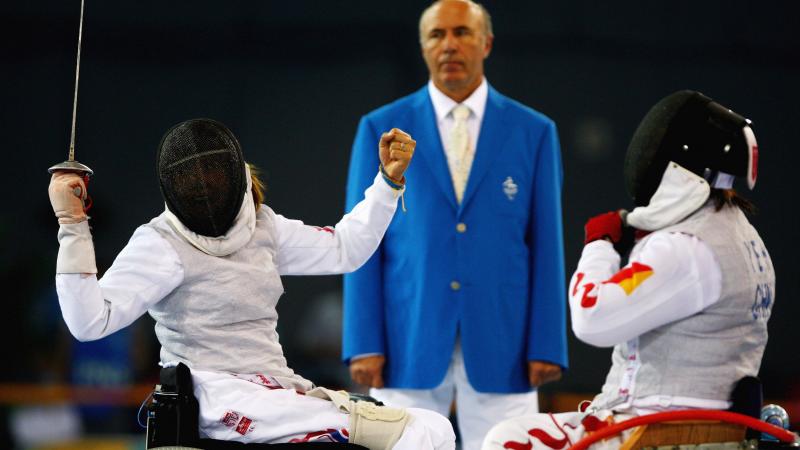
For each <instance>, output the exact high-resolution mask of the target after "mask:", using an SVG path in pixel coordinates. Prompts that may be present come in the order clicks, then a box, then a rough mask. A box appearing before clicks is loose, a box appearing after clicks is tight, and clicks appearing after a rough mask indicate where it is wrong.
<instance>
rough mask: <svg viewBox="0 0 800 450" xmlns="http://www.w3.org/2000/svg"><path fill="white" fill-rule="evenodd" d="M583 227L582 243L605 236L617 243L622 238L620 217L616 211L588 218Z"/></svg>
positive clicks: (604, 237)
mask: <svg viewBox="0 0 800 450" xmlns="http://www.w3.org/2000/svg"><path fill="white" fill-rule="evenodd" d="M583 229H584V231H585V233H586V237H585V239H584V240H583V243H584V245H585V244H588V243H589V242H593V241H596V240H599V239H606V238H608V239H610V240H611V242H613V243H617V242H619V241H620V239H622V218H621V217H620V216H619V212H617V211H611V212H607V213H605V214H600V215H599V216H594V217H592V218H591V219H589V220H588V221H587V222H586V225H584V227H583Z"/></svg>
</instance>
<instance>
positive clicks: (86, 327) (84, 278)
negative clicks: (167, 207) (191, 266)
mask: <svg viewBox="0 0 800 450" xmlns="http://www.w3.org/2000/svg"><path fill="white" fill-rule="evenodd" d="M181 281H183V266H182V265H181V262H180V259H179V258H178V254H177V253H175V250H174V249H173V248H172V247H171V246H170V245H169V243H168V242H167V241H166V240H165V239H164V238H163V237H161V236H160V235H159V234H158V233H157V232H156V231H155V230H153V229H152V228H149V227H139V228H138V229H137V230H136V232H135V233H134V234H133V236H132V237H131V240H130V241H129V242H128V245H127V246H125V248H124V249H123V250H122V252H120V254H119V255H118V256H117V258H116V260H114V264H112V266H111V268H109V269H108V271H106V273H105V275H104V276H103V278H102V279H101V280H99V281H98V280H97V276H96V275H94V274H92V275H85V274H78V273H64V274H57V275H56V291H57V292H58V302H59V304H60V305H61V313H62V315H63V316H64V321H65V322H66V323H67V327H68V328H69V331H70V332H71V333H72V335H73V336H75V338H76V339H78V340H79V341H92V340H95V339H100V338H102V337H105V336H108V335H109V334H111V333H113V332H115V331H117V330H120V329H122V328H125V327H126V326H128V325H130V324H131V323H133V321H135V320H136V319H138V318H139V317H140V316H141V315H142V314H144V313H145V312H146V311H147V309H148V308H150V307H151V306H152V305H154V304H156V303H157V302H158V301H159V300H161V299H162V298H164V296H166V295H167V294H169V293H170V292H171V291H172V290H173V289H175V287H177V286H178V285H179V284H180V283H181Z"/></svg>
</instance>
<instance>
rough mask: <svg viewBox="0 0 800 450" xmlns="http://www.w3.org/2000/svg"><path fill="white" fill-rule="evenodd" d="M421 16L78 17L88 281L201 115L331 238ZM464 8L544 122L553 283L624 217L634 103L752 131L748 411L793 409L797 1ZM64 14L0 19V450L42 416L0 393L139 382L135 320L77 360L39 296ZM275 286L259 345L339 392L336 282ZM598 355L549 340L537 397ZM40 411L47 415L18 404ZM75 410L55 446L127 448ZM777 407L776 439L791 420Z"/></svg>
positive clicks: (198, 4) (237, 5)
mask: <svg viewBox="0 0 800 450" xmlns="http://www.w3.org/2000/svg"><path fill="white" fill-rule="evenodd" d="M427 3H428V2H426V1H402V2H399V1H398V2H388V1H367V0H350V1H341V2H332V1H322V0H298V1H291V2H288V1H260V2H256V1H243V0H227V1H221V0H218V1H210V0H200V1H198V0H193V1H189V0H178V1H169V2H165V1H153V0H143V1H136V2H112V1H103V2H100V1H91V0H89V1H88V2H87V6H86V13H85V23H84V35H83V40H84V42H83V43H84V45H83V53H82V67H81V78H80V94H79V105H78V130H77V158H78V159H79V160H80V161H82V162H84V163H86V164H88V165H89V166H91V167H92V168H93V169H94V170H95V173H96V176H95V177H94V178H93V180H92V182H91V185H90V192H91V194H92V196H93V197H94V202H95V206H94V208H93V210H92V211H91V213H92V214H91V215H92V226H93V234H94V239H95V246H96V249H97V258H98V264H99V267H100V270H101V272H102V271H103V270H105V269H106V268H107V267H108V266H109V265H110V264H111V262H112V261H113V258H114V256H115V255H116V253H117V252H119V250H120V249H121V248H122V247H123V246H124V245H125V243H126V242H127V240H128V238H129V237H130V235H131V234H132V232H133V230H134V229H135V228H136V227H137V226H138V225H140V224H142V223H145V222H147V221H149V220H150V218H152V217H153V216H155V215H157V214H158V213H159V212H160V211H161V210H162V209H163V200H162V198H161V195H160V193H159V188H158V182H157V179H156V172H155V149H156V145H157V144H158V141H159V139H160V137H161V135H162V133H163V132H164V131H165V130H166V129H167V128H168V127H170V126H171V125H173V124H174V123H177V122H179V121H182V120H184V119H187V118H191V117H212V118H216V119H218V120H220V121H222V122H224V123H226V124H227V125H229V126H230V127H231V128H232V129H233V130H234V132H235V133H236V134H237V135H238V137H239V139H240V140H241V142H242V144H243V147H244V150H245V155H246V157H247V158H248V160H250V161H251V162H253V163H255V164H256V165H258V166H260V167H261V168H262V169H263V170H264V173H265V177H266V182H267V185H268V191H267V203H268V204H270V206H271V207H272V208H273V209H275V210H276V211H277V212H279V213H281V214H283V215H285V216H287V217H292V218H300V219H303V220H304V221H305V222H306V223H310V224H316V225H331V224H334V223H336V221H337V220H338V218H339V217H340V215H341V214H342V210H343V204H344V183H345V177H346V170H347V164H348V158H349V153H350V145H351V142H352V139H353V135H354V132H355V129H356V125H357V122H358V120H359V118H360V116H361V115H363V114H365V113H367V112H368V111H370V110H372V109H374V108H376V107H378V106H380V105H382V104H384V103H386V102H388V101H390V100H392V99H395V98H397V97H399V96H402V95H405V94H407V93H410V92H412V91H414V90H416V89H417V88H419V87H420V86H422V85H423V84H424V83H425V82H426V80H427V72H426V70H425V66H424V64H423V62H422V59H421V57H420V50H419V46H418V37H417V20H418V16H419V13H420V12H421V11H422V9H423V8H424V7H425V6H426V5H427ZM485 5H486V6H487V8H488V9H489V11H490V13H491V14H492V16H493V21H494V29H495V34H496V39H495V45H494V50H493V52H492V54H491V56H490V58H489V60H488V61H487V78H488V80H489V82H490V83H491V84H492V85H493V86H494V87H496V88H497V89H498V90H499V91H501V92H503V93H505V94H506V95H508V96H510V97H513V98H515V99H517V100H520V101H522V102H523V103H525V104H527V105H530V106H532V107H534V108H536V109H538V110H540V111H542V112H543V113H545V114H547V115H549V116H550V117H552V118H553V119H554V120H555V121H556V123H557V124H558V126H559V134H560V138H561V142H562V150H563V160H564V172H565V183H564V212H563V215H564V226H565V237H566V256H567V272H568V273H571V272H572V270H573V269H574V267H575V264H576V262H577V259H578V257H579V254H580V249H581V242H582V233H583V230H582V226H583V223H584V221H585V219H586V218H588V217H589V216H591V215H594V214H597V213H600V212H603V211H606V210H609V209H615V208H620V207H629V206H630V201H629V199H628V198H627V195H626V193H625V190H624V187H623V183H622V158H623V155H624V153H625V149H626V147H627V143H628V140H629V138H630V136H631V134H632V132H633V131H634V129H635V127H636V126H637V124H638V121H639V119H640V118H641V117H642V116H643V114H644V113H645V112H646V111H647V109H648V108H649V107H650V106H651V105H652V104H653V103H654V102H655V101H657V100H658V99H660V98H661V97H663V96H665V95H666V94H668V93H671V92H673V91H675V90H678V89H684V88H690V89H695V90H699V91H702V92H704V93H705V94H706V95H708V96H710V97H712V98H714V99H715V100H717V101H719V102H720V103H722V104H723V105H726V106H728V107H730V108H732V109H734V110H735V111H737V112H739V113H741V114H743V115H745V116H746V117H749V118H750V119H752V120H753V122H754V129H755V133H756V136H757V138H758V142H759V147H760V150H761V160H760V178H759V182H758V186H757V189H756V191H754V192H752V193H749V192H745V195H746V196H748V197H749V198H751V199H752V200H754V201H755V203H756V204H757V205H758V206H759V208H760V213H759V214H758V215H757V216H756V217H754V218H753V219H752V220H753V222H754V224H755V225H756V227H757V228H758V229H759V230H760V232H761V233H762V236H763V238H764V240H765V242H766V245H767V247H768V249H769V250H770V252H771V256H772V258H773V261H774V265H775V267H776V271H777V296H776V298H777V302H776V305H775V307H774V310H773V314H772V319H771V321H770V343H769V345H768V347H767V351H766V355H765V358H764V362H763V365H762V371H761V378H762V380H763V382H764V384H765V394H766V396H767V397H768V398H773V399H779V400H781V401H783V402H784V403H786V404H789V405H792V404H794V405H797V402H799V401H800V400H798V399H800V356H798V350H797V345H796V344H797V342H798V338H800V332H798V327H797V325H796V319H795V318H796V317H797V316H798V315H799V314H800V304H799V303H798V301H797V298H798V297H799V296H800V281H799V280H800V270H798V263H797V253H798V250H800V246H799V245H798V243H797V234H798V225H797V223H798V222H797V220H798V219H797V217H798V214H797V210H796V197H797V196H796V195H795V193H794V192H795V191H796V187H795V183H794V182H795V181H796V179H797V174H796V172H797V169H796V168H797V164H798V157H797V154H796V152H797V148H796V147H795V145H796V144H795V142H796V140H797V128H798V114H797V106H798V100H800V95H799V94H800V89H798V81H800V59H799V58H798V57H800V30H798V25H797V17H798V12H800V8H798V6H797V5H798V4H797V2H756V1H744V0H728V1H716V0H715V1H686V0H678V1H669V2H667V1H661V2H635V1H618V2H593V1H588V0H564V1H557V2H556V1H551V2H541V1H499V0H494V1H488V0H487V1H486V2H485ZM79 11H80V2H79V1H78V0H69V1H64V0H35V1H28V2H8V1H6V2H3V3H2V4H1V5H0V42H2V44H0V49H2V55H1V56H2V58H0V65H1V66H0V67H1V68H2V70H0V93H1V94H2V96H0V101H2V107H0V114H1V115H2V120H0V127H1V129H2V142H3V149H2V154H3V159H4V161H5V163H6V170H5V171H4V172H5V180H4V181H5V183H4V184H5V186H6V189H5V193H6V195H5V198H6V204H5V206H4V207H2V208H0V281H2V286H3V294H2V299H3V302H2V304H3V309H4V311H3V314H0V330H2V333H3V336H5V339H4V341H5V343H4V345H2V346H0V352H2V355H1V356H0V357H1V358H2V361H3V367H4V369H3V370H2V371H0V385H2V386H5V388H3V387H0V401H2V402H3V403H4V405H2V416H3V417H0V419H2V421H0V422H1V423H0V446H3V447H6V446H12V445H17V446H24V445H35V444H36V440H35V439H36V437H35V436H34V437H33V439H34V441H30V442H31V443H29V444H24V445H23V444H20V442H23V443H28V442H29V441H25V439H26V438H25V437H24V436H22V437H20V435H19V430H18V429H19V427H20V426H21V425H20V424H28V425H30V424H33V423H36V422H35V421H36V420H39V419H36V417H39V418H41V417H42V416H41V415H39V416H37V415H36V410H34V414H33V415H29V416H26V415H25V414H26V413H30V411H31V408H35V406H33V405H31V403H33V404H35V403H37V401H36V400H35V399H31V398H28V401H27V402H26V401H24V400H25V399H16V400H14V399H15V398H16V397H14V396H13V395H12V394H10V393H14V392H17V393H18V392H19V390H18V389H16V388H15V386H18V384H19V383H33V385H34V386H48V385H58V384H59V383H72V384H75V385H81V386H92V387H97V386H111V387H114V386H117V387H119V386H128V385H131V384H134V385H137V384H138V385H142V384H146V383H150V382H152V381H154V380H155V379H156V376H157V365H156V364H157V360H158V345H157V343H156V342H155V339H154V337H153V333H152V321H151V320H150V319H149V317H145V318H142V319H140V320H139V321H138V322H137V323H136V324H135V325H134V326H133V327H131V328H130V329H129V330H127V331H126V332H125V333H122V334H120V335H118V336H115V337H113V338H110V339H108V340H107V341H106V340H104V341H100V342H98V343H94V344H78V343H77V342H76V341H75V340H74V339H72V338H71V336H69V334H68V333H67V332H66V330H65V326H64V324H63V321H62V319H61V316H60V312H59V309H58V304H57V298H56V297H55V292H54V282H53V278H54V267H55V257H56V252H57V242H56V231H57V228H58V227H57V223H56V220H55V218H54V217H53V215H52V211H51V209H50V205H49V202H48V200H47V183H48V180H49V176H48V175H47V173H46V168H47V167H49V166H50V165H52V164H55V163H57V162H60V161H62V160H64V159H65V158H66V156H67V149H68V142H69V128H70V118H71V109H72V95H73V83H74V78H73V77H74V69H75V67H74V65H75V46H76V38H77V28H78V18H79ZM739 187H740V188H742V189H744V188H743V187H742V186H739ZM408 206H409V208H410V213H413V205H408ZM284 283H285V286H286V295H285V296H284V297H283V299H282V303H281V304H280V306H279V312H280V314H281V317H282V319H281V322H280V325H279V332H280V333H281V340H282V342H283V344H284V346H285V349H286V354H287V357H288V360H289V363H290V365H291V366H293V367H294V368H295V369H296V370H298V371H299V372H300V373H302V374H304V375H306V376H307V377H309V378H311V379H313V380H315V381H317V382H319V383H321V384H328V385H337V386H344V387H347V382H348V377H347V373H346V370H345V368H344V367H343V366H341V364H340V363H339V362H338V352H339V336H340V327H341V324H340V320H341V278H340V277H316V278H310V277H309V278H286V279H284ZM565 283H566V280H565ZM609 354H610V353H609V351H608V350H606V349H597V348H592V347H589V346H587V345H585V344H583V343H580V342H578V341H577V340H576V339H574V337H573V336H570V358H571V369H570V371H569V372H568V373H567V374H566V375H565V377H564V379H563V380H562V381H560V382H558V383H555V384H552V385H548V386H547V387H546V388H544V389H543V390H542V391H543V393H544V394H545V395H546V396H548V398H550V399H555V398H557V396H559V395H562V394H566V393H576V394H579V395H581V396H584V397H589V396H590V395H592V393H594V392H596V391H597V390H598V389H599V387H600V385H601V384H602V381H603V378H604V374H605V372H606V370H607V368H608V366H609V362H610V358H609ZM26 385H27V384H26ZM351 388H352V387H351ZM4 389H5V390H4ZM4 392H5V393H6V394H3V393H4ZM9 392H10V393H9ZM3 395H5V397H3ZM56 397H58V396H56ZM54 398H55V397H54ZM48 402H49V403H50V404H51V406H52V405H53V404H59V403H58V402H55V403H53V400H52V399H51V400H42V401H40V402H39V403H48ZM792 402H794V403H792ZM25 403H28V404H27V405H24V404H25ZM76 403H81V401H80V400H78V401H77V402H76ZM84 403H86V405H84V406H82V407H81V408H80V409H78V410H77V411H78V412H77V413H74V411H76V409H75V407H74V404H72V403H70V402H68V403H67V404H66V405H61V406H59V408H60V407H64V408H67V409H68V410H70V411H73V413H74V414H72V413H69V414H66V415H64V414H61V415H55V416H53V417H61V419H59V420H60V422H59V421H57V420H55V419H52V420H50V421H49V422H48V421H45V423H51V424H53V423H61V422H63V423H64V427H65V429H75V430H78V431H76V434H77V435H81V434H82V433H94V432H98V431H102V432H106V433H138V431H137V430H136V425H135V419H134V417H135V409H136V408H135V407H134V406H131V404H132V403H135V402H132V401H121V402H119V405H127V406H108V405H106V406H104V405H94V404H92V405H89V404H88V403H97V402H92V401H86V402H84ZM100 403H102V402H100ZM112 403H113V402H112ZM545 404H547V403H545ZM51 409H52V408H51ZM794 410H795V411H798V413H797V414H795V417H794V419H795V422H797V421H798V419H800V417H798V416H800V406H795V409H794ZM51 413H52V411H51ZM70 414H71V415H70ZM65 417H66V418H65ZM70 427H71V428H70ZM76 427H77V428H76ZM22 428H26V427H25V426H22ZM28 428H30V426H28ZM15 430H16V431H15ZM81 430H83V431H81ZM33 434H37V433H33ZM39 434H41V433H39ZM140 434H141V433H140ZM6 441H7V443H8V445H3V442H6Z"/></svg>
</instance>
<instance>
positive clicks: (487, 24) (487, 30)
mask: <svg viewBox="0 0 800 450" xmlns="http://www.w3.org/2000/svg"><path fill="white" fill-rule="evenodd" d="M442 1H443V0H436V1H434V2H433V3H431V4H430V5H429V6H428V7H427V8H425V9H424V10H423V11H422V14H420V15H419V41H420V42H422V40H423V36H422V18H423V17H425V14H426V13H427V12H428V11H429V10H430V9H431V8H433V7H434V6H436V5H437V4H439V3H441V2H442ZM464 1H465V2H467V3H469V4H470V5H471V6H473V7H477V8H478V10H480V12H481V15H482V16H483V33H484V35H486V36H494V32H493V31H492V16H491V15H489V11H488V10H486V8H485V7H484V6H483V5H482V4H481V3H478V2H475V1H473V0H464Z"/></svg>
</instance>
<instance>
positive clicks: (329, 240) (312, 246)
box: [275, 174, 402, 275]
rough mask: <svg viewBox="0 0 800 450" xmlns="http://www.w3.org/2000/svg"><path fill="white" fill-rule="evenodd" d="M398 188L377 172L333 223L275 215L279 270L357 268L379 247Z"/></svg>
mask: <svg viewBox="0 0 800 450" xmlns="http://www.w3.org/2000/svg"><path fill="white" fill-rule="evenodd" d="M401 192H402V191H398V190H394V189H392V188H390V187H389V185H387V184H386V183H385V182H384V181H383V179H382V178H381V175H380V174H378V175H377V176H376V177H375V181H374V182H373V183H372V186H370V187H369V188H367V190H366V191H365V193H364V200H362V201H361V202H359V203H358V204H357V205H356V206H355V207H354V208H353V210H352V211H350V212H349V213H348V214H345V215H344V217H342V219H341V220H340V221H339V223H337V224H336V226H335V227H314V226H309V225H305V224H303V222H301V221H299V220H290V219H287V218H285V217H283V216H281V215H276V216H275V218H276V220H275V225H276V229H277V238H278V271H279V273H280V274H281V275H330V274H340V273H347V272H352V271H354V270H356V269H358V268H359V267H361V265H362V264H364V263H365V262H367V260H368V259H369V257H370V256H372V254H373V253H374V252H375V250H376V249H377V248H378V244H380V242H381V239H382V238H383V235H384V233H385V232H386V228H387V227H388V226H389V223H390V222H391V221H392V217H394V212H395V210H396V209H397V198H398V197H399V196H400V194H401Z"/></svg>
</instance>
